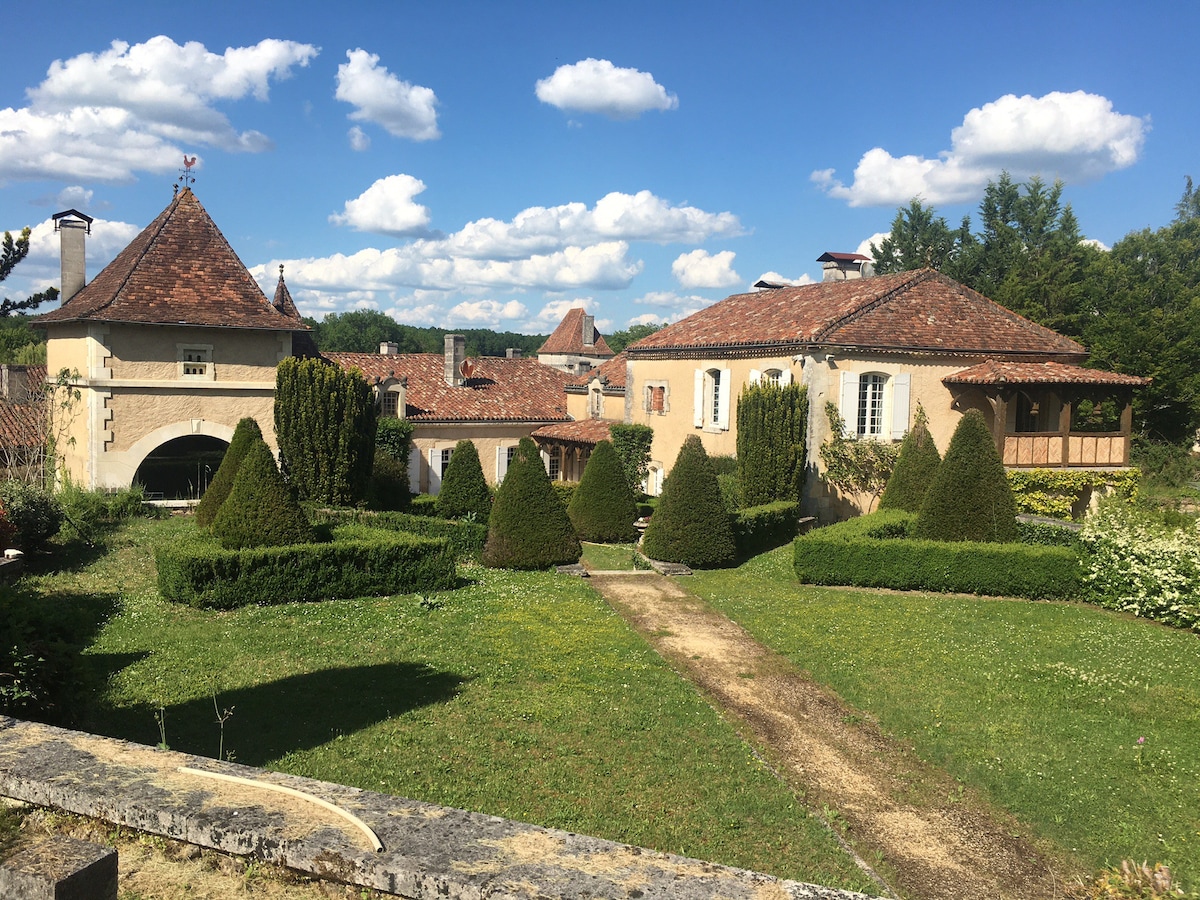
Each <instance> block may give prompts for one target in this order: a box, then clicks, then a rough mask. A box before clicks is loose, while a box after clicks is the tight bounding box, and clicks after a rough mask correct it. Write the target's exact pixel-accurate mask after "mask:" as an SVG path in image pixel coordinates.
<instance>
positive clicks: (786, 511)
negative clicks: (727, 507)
mask: <svg viewBox="0 0 1200 900" xmlns="http://www.w3.org/2000/svg"><path fill="white" fill-rule="evenodd" d="M731 524H732V526H733V542H734V544H735V545H736V546H737V554H738V558H739V559H749V558H750V557H751V556H757V555H758V554H759V553H765V552H766V551H768V550H774V549H775V548H776V547H782V546H783V545H784V544H786V543H787V542H788V541H790V540H792V539H793V538H794V537H795V536H796V532H797V530H798V529H799V525H800V504H799V503H798V502H797V501H795V500H779V501H776V502H775V503H764V504H763V505H762V506H750V507H747V508H746V509H740V510H738V511H737V513H735V514H734V515H733V517H732V518H731Z"/></svg>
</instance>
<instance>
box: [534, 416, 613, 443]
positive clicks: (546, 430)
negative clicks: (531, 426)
mask: <svg viewBox="0 0 1200 900" xmlns="http://www.w3.org/2000/svg"><path fill="white" fill-rule="evenodd" d="M620 424H621V423H620V422H616V421H614V420H612V419H580V420H579V421H578V422H563V423H562V424H561V425H544V426H542V427H541V428H539V429H538V430H537V431H535V432H533V434H532V435H530V436H531V437H532V438H533V439H534V440H550V441H563V442H566V443H570V444H590V445H592V446H595V445H596V444H598V443H600V441H607V440H609V439H610V438H611V437H612V431H611V428H612V426H613V425H620Z"/></svg>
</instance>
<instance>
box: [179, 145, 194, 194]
mask: <svg viewBox="0 0 1200 900" xmlns="http://www.w3.org/2000/svg"><path fill="white" fill-rule="evenodd" d="M194 165H196V157H194V156H193V157H192V158H191V159H188V155H187V154H186V153H185V154H183V169H182V170H181V172H182V174H181V175H180V176H179V183H180V184H182V185H183V186H184V187H185V188H186V187H191V186H192V185H193V184H195V183H196V176H195V175H193V174H192V167H193V166H194ZM175 190H176V191H178V190H179V188H178V187H176V188H175Z"/></svg>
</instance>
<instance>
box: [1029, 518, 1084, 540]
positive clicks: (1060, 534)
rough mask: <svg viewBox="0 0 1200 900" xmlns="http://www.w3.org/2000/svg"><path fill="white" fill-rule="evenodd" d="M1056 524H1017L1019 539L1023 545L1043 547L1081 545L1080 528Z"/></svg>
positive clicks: (1065, 523)
mask: <svg viewBox="0 0 1200 900" xmlns="http://www.w3.org/2000/svg"><path fill="white" fill-rule="evenodd" d="M1068 524H1069V523H1067V522H1064V523H1062V524H1061V525H1059V524H1055V523H1054V522H1023V521H1019V520H1018V522H1017V537H1018V539H1019V540H1020V541H1021V543H1022V544H1040V545H1041V546H1043V547H1076V546H1078V545H1079V531H1078V528H1077V527H1076V528H1070V527H1068Z"/></svg>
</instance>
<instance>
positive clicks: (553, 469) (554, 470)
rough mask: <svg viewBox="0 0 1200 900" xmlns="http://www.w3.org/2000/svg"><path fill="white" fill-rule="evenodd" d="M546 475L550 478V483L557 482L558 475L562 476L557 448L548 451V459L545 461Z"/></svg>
mask: <svg viewBox="0 0 1200 900" xmlns="http://www.w3.org/2000/svg"><path fill="white" fill-rule="evenodd" d="M546 473H547V474H548V475H549V476H550V480H551V481H558V477H559V475H561V474H562V460H561V459H560V458H559V455H558V449H557V448H555V449H552V450H551V451H550V457H549V459H547V460H546Z"/></svg>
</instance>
